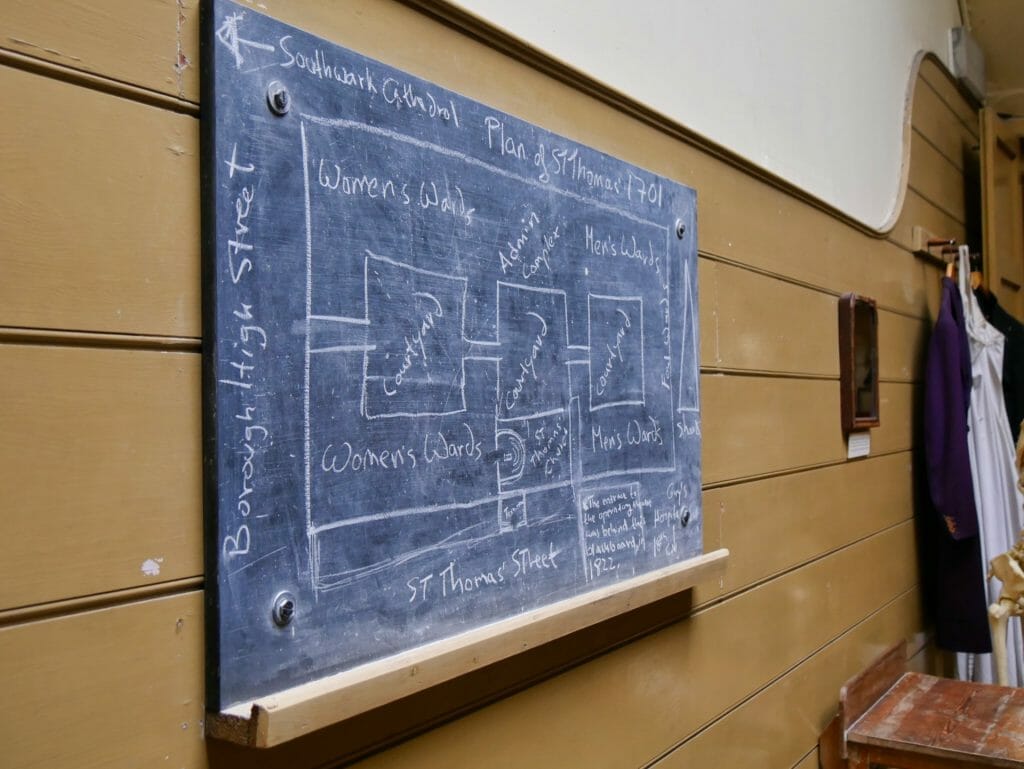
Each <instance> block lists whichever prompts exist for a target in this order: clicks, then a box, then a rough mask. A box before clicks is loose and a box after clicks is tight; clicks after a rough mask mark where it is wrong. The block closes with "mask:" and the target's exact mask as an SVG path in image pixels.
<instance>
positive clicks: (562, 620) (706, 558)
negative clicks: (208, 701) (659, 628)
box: [206, 549, 729, 748]
mask: <svg viewBox="0 0 1024 769" xmlns="http://www.w3.org/2000/svg"><path fill="white" fill-rule="evenodd" d="M728 557H729V551H728V550H724V549H723V550H715V551H714V552H711V553H706V554H704V555H700V556H697V557H695V558H691V559H689V560H687V561H683V562H682V563H678V564H674V565H672V566H667V567H665V568H663V569H659V570H657V571H652V572H649V573H647V574H643V575H641V576H638V577H634V578H632V579H629V580H624V581H622V582H618V583H616V584H614V585H609V586H607V587H603V588H600V589H598V590H594V591H591V592H588V593H584V594H582V595H579V596H576V597H574V598H569V599H567V600H564V601H559V602H558V603H553V604H550V605H548V606H544V607H541V608H539V609H536V610H534V611H530V612H526V613H525V614H520V615H518V616H515V617H510V618H509V619H505V620H501V621H499V622H495V623H493V624H490V625H485V626H483V627H480V628H476V629H475V630H471V631H469V632H466V633H463V634H461V635H458V636H453V637H452V638H446V639H444V640H441V641H436V642H434V643H431V644H426V645H424V646H420V647H417V648H415V649H411V650H409V651H407V652H403V653H401V654H397V655H395V656H392V657H388V658H386V659H382V660H377V661H375V662H371V663H368V664H366V665H361V666H360V667H357V668H353V669H352V670H347V671H345V672H343V673H338V674H336V675H333V676H328V677H326V678H322V679H319V680H317V681H313V682H311V683H308V684H302V685H300V686H296V687H293V688H291V689H285V690H284V691H280V692H277V693H275V694H271V695H267V696H266V697H263V698H260V699H259V700H257V701H255V702H246V703H242V704H240V705H235V706H234V707H231V708H229V709H227V710H225V711H223V712H221V713H211V714H208V717H207V719H206V734H207V736H208V737H212V738H215V739H221V740H226V741H229V742H234V743H237V744H240V745H245V746H248V747H254V748H270V747H273V746H275V745H280V744H281V743H284V742H288V741H289V740H293V739H295V738H297V737H301V736H303V735H305V734H309V733H310V732H314V731H316V730H318V729H323V728H324V727H327V726H331V725H332V724H336V723H340V722H341V721H344V720H346V719H348V718H351V717H352V716H355V715H358V714H360V713H364V712H366V711H368V710H371V709H373V708H376V707H380V706H381V705H386V704H388V703H389V702H394V701H396V700H399V699H401V698H403V697H407V696H409V695H411V694H415V693H416V692H419V691H422V690H424V689H428V688H430V687H431V686H435V685H437V684H440V683H443V682H445V681H448V680H451V679H453V678H456V677H458V676H460V675H463V674H465V673H468V672H470V671H472V670H476V669H479V668H482V667H484V666H486V665H490V664H493V663H495V662H498V661H500V660H503V659H506V658H508V657H511V656H513V655H515V654H519V653H521V652H524V651H527V650H528V649H532V648H534V647H537V646H540V645H541V644H544V643H547V642H549V641H553V640H555V639H557V638H561V637H562V636H566V635H568V634H570V633H574V632H576V631H577V630H582V629H583V628H586V627H589V626H591V625H595V624H597V623H599V622H602V621H604V620H607V619H610V618H612V617H614V616H616V615H619V614H622V613H623V612H626V611H630V610H631V609H636V608H638V607H640V606H644V605H646V604H649V603H652V602H654V601H657V600H659V599H661V598H665V597H667V596H670V595H673V594H675V593H680V592H682V591H684V590H687V589H689V588H691V587H693V586H694V585H696V584H698V583H700V582H706V581H708V580H710V579H712V578H714V577H716V576H718V575H720V574H721V573H722V572H723V571H724V570H725V564H726V560H727V559H728Z"/></svg>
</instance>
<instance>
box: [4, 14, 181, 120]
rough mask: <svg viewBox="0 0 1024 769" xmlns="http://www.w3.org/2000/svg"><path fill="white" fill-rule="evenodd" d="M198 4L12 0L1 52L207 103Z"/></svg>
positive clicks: (5, 15) (7, 15)
mask: <svg viewBox="0 0 1024 769" xmlns="http://www.w3.org/2000/svg"><path fill="white" fill-rule="evenodd" d="M198 15H199V14H198V2H197V0H84V1H81V2H74V3H69V2H54V0H43V2H40V0H4V2H3V4H2V5H0V29H3V31H4V34H3V38H2V40H0V47H3V48H7V49H9V50H12V51H16V52H18V53H22V54H26V55H28V56H33V57H35V58H39V59H45V60H47V61H52V62H54V63H55V64H60V65H62V66H65V67H70V68H72V69H77V70H82V71H85V72H89V73H92V74H96V75H102V76H105V77H109V78H111V79H113V80H120V81H122V82H125V83H131V84H133V85H137V86H139V87H141V88H146V89H149V90H153V91H160V92H162V93H165V94H168V95H170V96H175V97H181V98H185V99H188V100H191V101H195V102H198V101H199V32H198V21H199V19H198Z"/></svg>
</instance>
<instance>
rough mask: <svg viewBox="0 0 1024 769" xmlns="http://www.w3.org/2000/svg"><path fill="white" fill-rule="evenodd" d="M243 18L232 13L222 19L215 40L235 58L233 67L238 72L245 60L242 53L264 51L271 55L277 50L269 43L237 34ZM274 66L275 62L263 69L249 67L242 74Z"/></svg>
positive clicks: (242, 13) (242, 15)
mask: <svg viewBox="0 0 1024 769" xmlns="http://www.w3.org/2000/svg"><path fill="white" fill-rule="evenodd" d="M244 18H245V13H244V12H240V13H232V14H229V15H228V16H225V17H224V22H223V23H222V24H221V26H220V27H219V28H218V29H217V32H216V35H217V39H218V40H219V41H220V42H221V43H222V44H223V45H224V46H225V47H226V48H227V49H228V50H229V51H231V54H232V56H234V58H235V67H236V68H237V69H239V70H241V69H242V65H243V64H244V63H245V61H246V59H245V57H244V56H243V55H242V51H243V50H245V51H246V55H247V56H248V55H250V53H252V52H254V51H264V52H270V53H273V52H274V51H276V50H277V49H276V48H275V47H274V46H272V45H270V44H269V43H262V42H259V41H256V40H246V39H245V38H243V37H241V36H240V35H239V34H238V28H239V26H240V25H241V22H242V19H244ZM273 66H276V62H270V63H267V64H265V65H264V66H263V67H258V66H257V67H249V68H247V69H245V70H243V71H244V72H255V71H257V70H259V69H263V68H265V67H273Z"/></svg>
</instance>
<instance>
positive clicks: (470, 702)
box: [0, 0, 977, 769]
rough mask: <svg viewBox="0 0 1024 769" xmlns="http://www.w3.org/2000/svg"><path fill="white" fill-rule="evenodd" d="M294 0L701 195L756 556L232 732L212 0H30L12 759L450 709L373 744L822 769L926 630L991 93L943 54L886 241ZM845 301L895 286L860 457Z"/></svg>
mask: <svg viewBox="0 0 1024 769" xmlns="http://www.w3.org/2000/svg"><path fill="white" fill-rule="evenodd" d="M264 4H265V5H266V7H267V9H268V11H269V12H271V13H272V14H275V15H279V16H280V17H281V18H282V19H283V20H285V21H288V22H290V23H294V24H297V25H299V26H303V27H305V28H307V29H310V30H311V31H313V32H315V33H317V34H320V35H322V36H324V37H327V38H330V39H333V40H336V41H337V42H339V43H341V44H343V45H347V46H349V47H351V48H354V49H356V50H359V51H361V52H363V53H366V54H368V55H370V56H373V57H375V58H378V59H381V60H383V61H385V62H387V63H389V64H392V65H394V66H398V67H401V68H404V69H407V70H409V71H412V72H414V73H416V74H417V75H420V76H422V77H426V78H429V79H432V80H436V81H438V82H440V83H442V84H443V85H445V86H447V87H451V88H454V89H456V90H458V91H461V92H462V93H465V94H467V95H469V96H472V97H474V98H477V99H480V100H482V101H485V102H488V103H490V104H493V105H494V106H496V107H497V108H500V109H503V110H506V111H508V112H512V113H514V114H517V115H519V116H521V117H523V118H525V119H527V120H531V121H534V122H536V123H539V124H541V125H543V126H544V127H545V128H548V129H550V130H553V131H557V132H559V133H562V134H565V135H567V136H570V137H572V138H574V139H576V140H578V141H581V142H584V143H586V144H590V145H593V146H595V147H597V148H599V149H601V150H604V151H606V152H609V153H611V154H614V155H617V156H620V157H623V158H625V159H627V160H629V161H630V162H633V163H636V164H639V165H641V166H645V167H649V168H651V169H653V170H656V171H658V172H659V173H663V174H666V175H668V176H671V177H673V178H676V179H678V180H680V181H682V182H684V183H686V184H689V185H691V186H693V187H695V188H696V189H697V190H698V195H699V216H700V220H699V237H700V275H699V277H700V288H699V290H700V298H701V299H700V310H701V317H700V322H701V332H702V339H701V358H702V372H703V378H702V393H703V403H702V406H703V415H704V418H703V423H704V428H705V432H704V464H705V478H706V486H705V491H704V509H705V527H706V535H705V547H706V549H709V550H710V549H713V548H717V547H720V546H725V547H728V548H730V549H731V550H732V553H733V555H732V558H731V560H730V564H729V568H728V571H727V573H726V575H725V577H724V579H723V580H722V581H721V583H719V584H711V585H706V586H703V587H701V588H700V589H698V590H696V591H694V592H693V594H692V595H690V594H687V595H684V596H680V597H678V598H676V599H671V600H668V601H665V602H661V603H660V604H658V605H656V606H654V607H651V608H650V609H648V610H644V611H641V612H638V613H636V614H633V615H628V616H625V617H621V618H619V619H617V620H615V621H612V622H609V623H607V624H605V625H603V626H600V627H599V628H596V629H593V630H589V631H584V632H582V633H577V634H575V635H574V636H572V637H570V638H569V639H567V640H566V641H564V642H560V643H556V644H552V645H550V646H549V647H545V648H544V649H541V650H539V651H538V652H535V653H531V654H529V655H526V656H524V657H522V658H518V659H515V660H512V661H511V662H509V663H505V664H503V665H499V666H497V667H496V668H494V669H492V670H488V671H486V672H485V673H484V674H481V675H476V676H473V677H469V678H466V679H463V680H460V681H457V682H455V683H454V684H452V685H450V686H446V687H444V688H443V689H442V690H440V691H438V692H430V693H427V694H426V695H422V696H420V697H417V698H414V699H412V700H410V701H408V702H404V703H399V705H397V706H395V707H393V708H390V709H388V710H386V711H384V712H378V713H371V714H368V715H366V716H364V717H362V718H360V719H357V720H356V721H355V722H354V723H349V724H343V725H341V726H339V727H338V728H335V729H329V730H325V731H323V732H320V733H318V734H315V735H313V736H311V737H309V738H306V739H303V740H302V741H301V742H298V743H295V744H292V745H289V746H285V747H283V748H280V749H275V750H273V751H270V752H268V753H265V754H260V755H258V756H256V755H251V754H248V753H244V752H242V751H240V750H238V749H233V748H229V747H227V746H224V745H220V744H214V743H207V742H206V741H205V740H204V739H203V736H202V735H203V718H204V714H203V688H202V681H203V639H202V634H203V600H202V598H203V594H202V588H203V571H202V570H203V567H202V555H201V552H202V505H201V489H200V484H201V464H200V461H201V455H200V452H201V444H200V385H199V369H200V366H199V361H200V355H199V352H200V349H201V339H200V300H199V296H200V284H199V161H198V114H199V105H198V73H197V71H196V62H197V61H198V43H197V23H196V22H197V18H196V10H195V7H194V5H195V4H194V2H192V0H188V1H186V0H182V1H181V2H179V3H175V2H172V1H171V0H165V1H163V2H161V1H160V0H147V1H146V2H139V0H116V1H115V0H103V1H102V2H101V0H87V1H86V2H81V3H76V4H74V5H71V4H60V3H56V2H43V3H40V2H34V1H33V0H7V2H5V3H3V4H2V5H0V29H3V30H4V36H3V38H2V39H0V83H2V85H3V88H4V93H5V94H7V96H8V99H9V103H11V104H14V105H17V108H16V109H12V110H10V111H9V112H8V113H7V115H6V116H5V119H4V120H3V121H0V178H2V179H3V180H4V183H3V184H2V185H0V244H3V245H2V246H0V371H2V372H3V376H2V377H0V435H2V436H3V437H4V440H3V441H2V442H0V500H2V502H0V513H2V515H0V520H2V521H3V524H2V532H3V536H2V537H0V672H2V674H3V678H4V692H5V696H4V698H3V701H2V703H0V738H2V741H3V745H4V747H3V751H4V752H3V754H2V755H3V759H2V760H0V763H2V764H3V765H5V766H11V767H16V768H18V769H21V767H47V768H49V767H54V766H68V767H72V766H73V767H132V768H133V769H134V768H135V767H140V766H147V767H148V766H171V767H187V768H188V769H199V768H200V767H204V766H213V767H231V768H232V769H235V768H238V769H241V768H242V767H244V768H245V769H258V768H259V767H289V768H291V769H302V768H303V767H318V766H329V765H332V764H334V763H335V762H336V761H337V760H338V759H340V758H342V757H345V756H350V755H353V754H354V753H355V752H358V751H361V750H364V749H365V748H366V746H367V745H369V744H372V743H380V742H381V741H387V740H392V741H393V740H397V739H399V738H400V737H401V736H402V734H403V730H404V729H406V728H407V726H408V724H410V723H413V722H414V721H416V720H420V721H422V720H423V719H432V720H434V721H436V722H437V723H439V724H440V725H439V726H437V727H436V728H433V729H431V730H428V731H426V732H425V733H423V734H421V735H419V736H416V737H414V738H412V739H408V740H405V741H404V742H401V744H398V745H397V746H395V747H392V748H390V749H387V750H384V751H381V752H377V753H376V754H374V755H373V756H371V757H369V758H367V759H366V760H365V763H363V764H361V766H365V767H367V769H369V768H370V767H373V768H374V769H376V768H377V767H445V768H446V769H450V768H452V767H478V766H480V765H481V762H486V765H487V766H489V767H502V766H521V765H527V764H528V765H532V766H536V767H575V766H587V767H628V766H648V765H651V766H654V765H656V766H658V767H662V768H665V767H676V766H680V767H682V766H702V767H715V766H722V767H731V766H757V767H767V768H769V769H771V768H773V767H778V768H779V769H788V767H795V766H800V767H801V769H803V767H806V766H813V765H814V760H813V759H814V756H813V752H814V750H815V740H816V737H817V732H818V731H819V730H820V729H821V728H822V727H823V726H824V724H825V723H826V720H827V718H828V716H829V715H830V713H831V711H832V709H833V708H834V706H835V702H836V696H837V692H838V688H839V686H840V684H841V683H842V681H843V680H844V679H845V678H846V677H847V676H848V675H850V674H851V673H853V672H854V671H856V670H857V669H859V668H860V667H861V666H862V665H864V664H865V663H866V662H867V661H868V660H869V659H870V658H872V657H873V656H874V655H875V654H876V653H877V652H878V651H879V650H880V649H882V648H883V647H884V646H886V645H887V644H889V643H890V642H892V641H893V640H895V639H897V638H901V637H907V638H910V639H911V640H912V641H914V642H915V645H916V646H915V648H917V647H919V646H920V642H921V637H920V635H919V634H920V632H921V631H922V629H923V627H924V623H923V620H922V617H921V607H920V587H919V585H918V575H917V567H916V555H915V540H914V529H913V522H912V517H913V485H914V479H913V472H912V468H913V463H914V452H915V447H916V446H917V444H918V441H919V438H918V435H917V432H916V431H915V429H914V424H915V419H914V415H915V413H916V404H917V401H918V399H919V393H920V388H919V384H920V373H921V354H922V349H923V345H924V342H925V339H926V334H927V331H928V328H929V325H930V318H931V316H932V314H933V313H934V310H935V304H936V299H937V296H938V288H939V275H938V271H937V268H935V267H933V266H931V265H928V264H925V263H923V262H921V261H920V260H918V259H916V258H915V257H914V256H913V255H912V254H911V253H910V250H909V247H910V230H911V227H912V226H913V225H914V224H923V225H925V226H927V227H928V228H929V229H930V230H932V231H933V232H943V233H949V234H950V235H951V236H962V234H963V229H964V227H963V221H964V212H963V203H962V194H961V190H962V186H963V169H962V167H961V149H962V147H963V146H964V145H968V146H970V145H973V144H976V142H977V139H976V135H977V119H976V116H975V114H974V113H973V111H972V110H971V109H970V108H969V107H968V105H966V103H965V102H963V100H962V99H961V97H960V96H959V94H958V92H957V91H956V89H955V88H954V87H953V86H952V85H951V82H950V81H949V79H948V78H947V77H946V76H945V74H944V73H943V72H942V71H941V69H940V68H939V67H938V66H937V65H936V64H934V63H933V62H931V61H925V62H924V64H923V65H922V68H921V74H920V76H919V77H918V78H917V79H916V89H915V95H914V105H913V115H914V129H913V132H912V141H911V158H910V161H911V167H910V188H909V190H908V192H907V196H906V204H905V208H904V213H903V216H902V217H901V219H900V221H899V223H898V224H897V226H896V228H895V229H894V230H893V231H892V233H891V234H890V235H889V236H888V237H886V238H877V237H873V236H871V235H868V234H865V233H864V232H862V231H860V230H858V229H855V228H853V227H851V226H850V225H848V224H845V223H843V222H842V221H840V220H838V219H837V218H835V217H834V216H833V215H831V214H830V213H828V212H825V211H823V210H821V209H818V208H815V207H812V206H810V205H808V204H807V203H805V202H802V201H801V200H799V199H797V198H795V197H793V196H792V195H790V194H788V193H786V192H783V191H781V190H779V189H778V188H776V187H773V186H771V185H770V184H768V183H766V182H764V181H761V180H759V179H758V178H757V177H755V176H754V175H752V174H750V173H748V172H746V171H745V170H743V169H741V168H738V167H736V166H734V165H731V164H729V163H727V162H724V161H723V160H721V159H719V158H717V157H715V156H714V155H713V154H711V153H709V152H707V151H705V150H702V149H698V148H697V147H695V146H694V145H692V144H690V143H689V142H687V141H686V140H685V139H684V138H683V137H682V135H681V134H680V132H679V131H678V130H677V129H676V128H675V127H673V126H656V125H652V124H651V123H650V122H646V121H644V120H641V119H638V118H637V117H635V116H633V115H632V114H631V113H630V112H629V111H626V110H623V109H617V108H613V107H611V106H609V105H608V104H606V103H604V102H602V101H601V100H599V99H596V98H594V97H593V96H589V95H587V94H586V93H584V92H582V91H581V90H580V89H578V88H576V87H574V86H573V85H572V84H571V78H568V77H566V78H564V79H560V78H559V77H553V76H552V75H549V74H543V73H542V72H541V71H539V70H538V69H535V68H533V67H531V66H528V65H527V64H524V63H523V62H521V61H519V60H518V59H517V58H515V57H514V56H510V55H508V54H507V53H503V52H502V51H501V50H498V49H496V48H495V47H493V46H491V45H486V44H484V43H482V42H479V41H478V40H477V39H476V38H475V37H472V36H469V35H467V34H465V33H463V32H461V31H460V30H459V29H458V28H456V27H454V26H452V25H449V24H443V23H440V22H439V21H438V20H436V19H435V18H434V17H433V16H431V15H430V14H426V13H423V12H421V11H419V10H416V9H414V8H411V7H409V6H407V5H403V4H400V3H395V2H390V1H389V0H354V1H353V2H351V3H347V4H345V5H344V6H343V7H342V6H340V5H339V4H337V3H334V2H331V1H330V0H302V2H295V1H293V2H287V1H286V0H265V2H264ZM845 291H856V292H859V293H863V294H867V295H869V296H873V297H874V298H876V299H877V300H878V303H879V309H880V313H879V315H880V344H881V377H882V385H881V400H882V402H881V408H882V426H881V427H880V428H878V429H876V430H874V431H873V440H872V456H871V458H869V459H866V460H861V461H857V462H848V461H846V459H845V451H844V444H843V439H842V435H841V432H840V428H839V403H838V393H839V386H838V360H837V353H836V299H837V297H838V295H839V294H840V293H842V292H845ZM151 559H152V560H154V561H157V563H159V566H160V571H159V574H154V573H152V572H153V569H152V568H151V567H150V568H143V566H144V564H145V563H146V562H147V561H148V560H151ZM157 559H160V560H157ZM609 647H614V648H613V649H612V650H610V651H609ZM581 660H583V662H582V664H574V663H576V662H580V661H581ZM916 664H918V665H924V664H926V659H925V656H924V655H919V656H918V657H917V659H916ZM501 695H507V696H501ZM488 702H490V704H487V703H488ZM455 707H458V708H461V709H462V710H463V711H464V712H463V713H462V714H461V715H458V714H456V715H452V714H451V713H450V711H451V709H452V708H455ZM442 722H443V723H442Z"/></svg>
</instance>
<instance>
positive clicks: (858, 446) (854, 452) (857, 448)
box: [846, 430, 871, 459]
mask: <svg viewBox="0 0 1024 769" xmlns="http://www.w3.org/2000/svg"><path fill="white" fill-rule="evenodd" d="M870 453H871V431H870V430H864V431H863V432H859V433H850V436H849V438H847V441H846V458H847V459H856V458H857V457H866V456H867V455H868V454H870Z"/></svg>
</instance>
